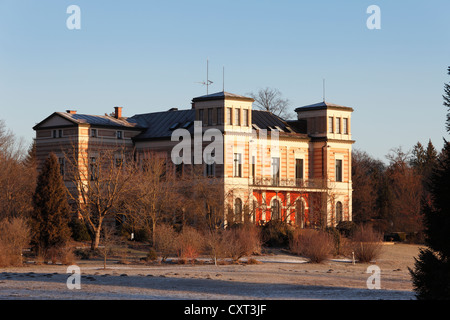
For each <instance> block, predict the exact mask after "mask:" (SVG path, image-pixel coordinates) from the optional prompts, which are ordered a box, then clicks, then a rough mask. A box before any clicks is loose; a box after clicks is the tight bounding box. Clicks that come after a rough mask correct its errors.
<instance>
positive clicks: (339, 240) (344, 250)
mask: <svg viewBox="0 0 450 320" xmlns="http://www.w3.org/2000/svg"><path fill="white" fill-rule="evenodd" d="M326 232H327V233H328V234H329V235H330V237H331V239H332V240H333V245H334V251H333V254H334V255H335V256H349V255H351V252H352V249H351V245H350V242H349V240H348V239H347V238H346V237H345V236H344V235H342V234H341V233H340V232H339V230H338V229H337V228H332V227H328V228H326Z"/></svg>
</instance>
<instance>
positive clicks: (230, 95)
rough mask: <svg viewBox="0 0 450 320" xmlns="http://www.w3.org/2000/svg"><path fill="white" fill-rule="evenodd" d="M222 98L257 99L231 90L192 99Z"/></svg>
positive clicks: (194, 100)
mask: <svg viewBox="0 0 450 320" xmlns="http://www.w3.org/2000/svg"><path fill="white" fill-rule="evenodd" d="M222 99H233V100H244V101H252V102H253V101H255V100H253V99H252V98H250V97H245V96H241V95H238V94H234V93H229V92H225V91H222V92H216V93H211V94H207V95H204V96H200V97H196V98H194V99H192V101H193V102H197V101H208V100H222Z"/></svg>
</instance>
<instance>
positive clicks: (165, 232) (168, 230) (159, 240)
mask: <svg viewBox="0 0 450 320" xmlns="http://www.w3.org/2000/svg"><path fill="white" fill-rule="evenodd" d="M177 237H178V234H177V232H176V231H175V230H174V228H173V227H172V226H170V225H168V224H160V225H158V226H157V227H156V228H155V231H154V238H155V243H154V244H153V246H154V248H155V250H156V251H157V252H158V253H159V254H160V256H161V259H162V261H163V262H164V261H166V259H167V258H168V257H169V256H170V255H172V254H175V253H176V249H177V246H176V242H177Z"/></svg>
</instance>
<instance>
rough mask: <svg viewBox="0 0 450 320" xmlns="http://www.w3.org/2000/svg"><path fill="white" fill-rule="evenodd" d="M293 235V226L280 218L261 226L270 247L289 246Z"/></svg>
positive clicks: (264, 238) (263, 235)
mask: <svg viewBox="0 0 450 320" xmlns="http://www.w3.org/2000/svg"><path fill="white" fill-rule="evenodd" d="M291 236H292V227H291V226H289V225H288V224H287V223H285V222H283V221H280V220H273V221H269V222H267V223H266V224H265V225H264V226H262V227H261V237H262V241H263V243H264V244H265V245H267V246H269V247H287V246H288V245H289V239H290V238H291Z"/></svg>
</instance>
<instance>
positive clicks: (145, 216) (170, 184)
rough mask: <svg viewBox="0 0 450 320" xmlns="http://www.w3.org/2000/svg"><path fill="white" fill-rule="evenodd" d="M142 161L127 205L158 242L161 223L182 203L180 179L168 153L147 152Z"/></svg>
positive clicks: (138, 224) (136, 222)
mask: <svg viewBox="0 0 450 320" xmlns="http://www.w3.org/2000/svg"><path fill="white" fill-rule="evenodd" d="M139 161H140V162H141V164H139V165H138V166H139V169H138V170H136V171H135V172H134V177H133V179H132V181H133V188H130V189H129V190H128V191H131V192H130V195H129V196H128V197H127V198H128V201H126V203H125V207H126V209H127V211H128V212H129V218H130V220H131V221H132V224H133V225H134V226H136V227H139V228H142V229H144V230H145V231H147V232H148V233H151V234H152V243H153V244H155V235H156V233H155V232H156V228H157V225H158V224H159V223H160V222H161V221H163V220H165V219H167V218H169V216H170V213H171V212H172V210H175V209H176V207H177V205H178V203H179V198H178V197H177V192H176V188H175V186H176V184H177V180H176V179H175V177H174V175H173V174H171V172H170V171H168V170H167V165H166V158H165V156H164V155H161V154H157V153H154V152H153V153H151V152H145V153H142V154H141V155H140V159H139Z"/></svg>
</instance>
